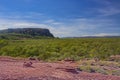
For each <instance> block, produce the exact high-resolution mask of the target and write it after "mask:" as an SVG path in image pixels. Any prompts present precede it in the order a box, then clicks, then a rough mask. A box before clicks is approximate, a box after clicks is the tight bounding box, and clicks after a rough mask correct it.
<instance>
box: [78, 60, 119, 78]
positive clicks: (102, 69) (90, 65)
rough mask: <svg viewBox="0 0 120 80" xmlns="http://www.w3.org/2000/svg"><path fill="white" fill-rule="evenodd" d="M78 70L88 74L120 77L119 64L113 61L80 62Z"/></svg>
mask: <svg viewBox="0 0 120 80" xmlns="http://www.w3.org/2000/svg"><path fill="white" fill-rule="evenodd" d="M78 64H80V66H79V70H80V71H85V72H90V73H101V74H106V75H116V76H120V63H119V62H115V61H97V62H96V61H95V60H81V61H79V62H78Z"/></svg>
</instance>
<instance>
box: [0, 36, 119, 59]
mask: <svg viewBox="0 0 120 80" xmlns="http://www.w3.org/2000/svg"><path fill="white" fill-rule="evenodd" d="M0 55H2V56H12V57H24V58H26V57H37V58H38V59H42V60H46V61H56V60H64V59H66V58H69V59H72V60H80V59H84V58H91V59H93V58H94V57H97V58H99V59H101V60H108V59H109V57H110V56H111V55H120V38H74V39H54V38H53V39H26V40H7V41H6V40H5V41H4V40H0Z"/></svg>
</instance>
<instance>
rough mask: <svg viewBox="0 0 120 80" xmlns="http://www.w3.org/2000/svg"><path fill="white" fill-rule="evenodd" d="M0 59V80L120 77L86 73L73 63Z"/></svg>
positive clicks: (108, 79) (116, 79)
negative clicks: (28, 63) (29, 64)
mask: <svg viewBox="0 0 120 80" xmlns="http://www.w3.org/2000/svg"><path fill="white" fill-rule="evenodd" d="M25 61H26V62H30V61H29V60H17V59H12V58H4V57H0V80H120V76H113V75H103V74H100V73H87V72H82V71H79V70H77V69H76V67H77V64H76V63H75V62H69V61H68V62H66V61H60V62H53V63H49V62H42V61H32V63H33V64H32V65H31V66H29V67H25V66H23V64H24V62H25Z"/></svg>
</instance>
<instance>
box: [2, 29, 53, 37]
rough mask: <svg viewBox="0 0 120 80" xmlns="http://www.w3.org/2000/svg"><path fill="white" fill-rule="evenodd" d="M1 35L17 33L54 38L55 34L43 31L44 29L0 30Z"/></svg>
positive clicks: (46, 30)
mask: <svg viewBox="0 0 120 80" xmlns="http://www.w3.org/2000/svg"><path fill="white" fill-rule="evenodd" d="M0 33H1V34H7V33H16V34H25V35H30V36H46V37H54V36H53V34H51V33H50V31H49V30H48V29H42V28H17V29H5V30H0Z"/></svg>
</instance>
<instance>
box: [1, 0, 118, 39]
mask: <svg viewBox="0 0 120 80" xmlns="http://www.w3.org/2000/svg"><path fill="white" fill-rule="evenodd" d="M27 27H30V28H48V29H50V31H51V32H52V33H53V34H54V35H55V36H56V37H79V36H107V35H120V0H0V29H6V28H27Z"/></svg>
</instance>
